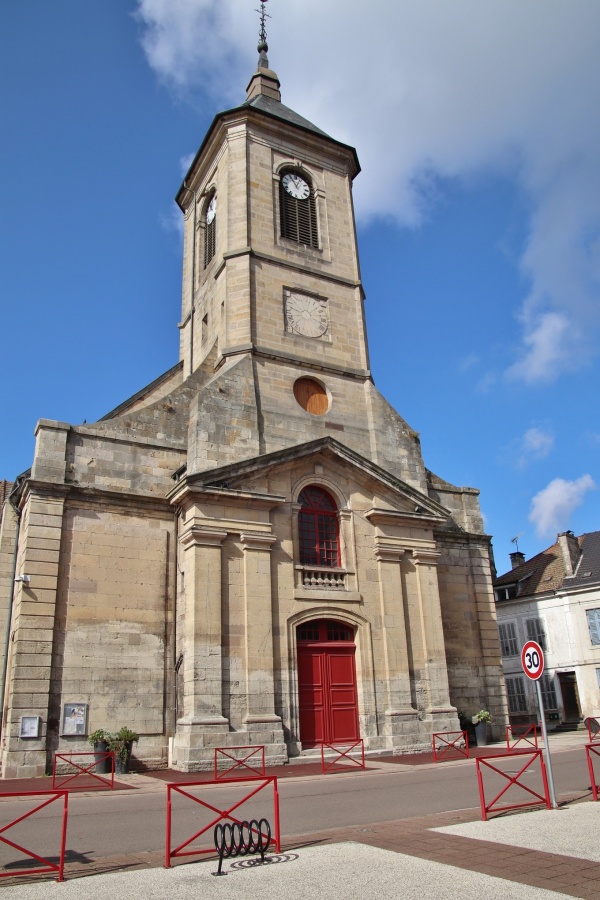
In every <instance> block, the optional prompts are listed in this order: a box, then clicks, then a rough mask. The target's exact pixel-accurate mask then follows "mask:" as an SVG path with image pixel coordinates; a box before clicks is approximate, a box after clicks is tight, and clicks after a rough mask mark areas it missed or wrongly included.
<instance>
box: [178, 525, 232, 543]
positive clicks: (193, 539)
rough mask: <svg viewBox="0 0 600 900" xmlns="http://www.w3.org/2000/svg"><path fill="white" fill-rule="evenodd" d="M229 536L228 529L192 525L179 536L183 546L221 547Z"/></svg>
mask: <svg viewBox="0 0 600 900" xmlns="http://www.w3.org/2000/svg"><path fill="white" fill-rule="evenodd" d="M226 537H227V532H226V531H210V530H209V529H207V528H199V527H198V526H197V525H192V526H191V528H186V530H185V531H183V532H182V533H181V534H180V536H179V541H180V543H181V544H182V546H184V547H186V548H188V547H219V546H220V545H221V544H222V543H223V541H224V540H225V538H226Z"/></svg>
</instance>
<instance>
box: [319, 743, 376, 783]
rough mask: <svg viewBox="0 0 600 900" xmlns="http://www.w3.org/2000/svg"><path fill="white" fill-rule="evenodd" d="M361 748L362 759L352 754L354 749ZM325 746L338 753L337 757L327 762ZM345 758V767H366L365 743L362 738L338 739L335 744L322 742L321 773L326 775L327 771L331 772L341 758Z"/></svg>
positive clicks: (343, 764)
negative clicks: (354, 739) (352, 739)
mask: <svg viewBox="0 0 600 900" xmlns="http://www.w3.org/2000/svg"><path fill="white" fill-rule="evenodd" d="M357 747H359V748H360V759H354V757H352V756H350V754H351V753H352V751H353V750H356V748H357ZM325 748H327V749H328V750H333V752H334V753H335V754H336V756H335V758H334V759H333V760H331V761H330V762H328V763H327V764H325ZM342 759H343V760H345V762H343V763H342V764H341V765H342V768H344V769H364V768H365V743H364V741H362V740H358V741H336V742H335V743H334V744H321V773H322V774H323V775H324V774H325V773H326V772H329V770H330V769H332V768H333V767H334V766H336V765H338V764H339V762H340V760H342Z"/></svg>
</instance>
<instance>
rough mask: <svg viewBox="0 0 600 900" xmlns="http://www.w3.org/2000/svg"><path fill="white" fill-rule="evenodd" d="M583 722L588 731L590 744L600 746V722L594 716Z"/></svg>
mask: <svg viewBox="0 0 600 900" xmlns="http://www.w3.org/2000/svg"><path fill="white" fill-rule="evenodd" d="M583 721H584V723H585V726H586V728H587V730H588V738H589V741H590V744H600V721H599V720H598V719H594V717H593V716H588V717H587V719H584V720H583Z"/></svg>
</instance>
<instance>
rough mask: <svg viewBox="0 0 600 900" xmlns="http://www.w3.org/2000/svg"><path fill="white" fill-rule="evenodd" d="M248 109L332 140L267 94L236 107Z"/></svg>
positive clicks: (259, 95)
mask: <svg viewBox="0 0 600 900" xmlns="http://www.w3.org/2000/svg"><path fill="white" fill-rule="evenodd" d="M246 107H251V108H252V109H258V110H260V111H261V112H264V113H266V114H267V115H268V116H275V118H276V119H282V120H283V121H284V122H287V123H288V124H290V125H297V126H298V127H299V128H303V129H304V130H305V131H314V133H315V134H320V135H321V136H322V137H326V138H329V139H330V140H331V137H330V135H328V134H327V133H326V132H325V131H321V129H320V128H317V126H316V125H313V123H312V122H309V121H308V119H305V118H304V117H303V116H299V115H298V113H297V112H294V110H293V109H290V108H289V106H284V104H283V103H282V102H281V100H275V99H273V97H267V96H266V95H265V94H257V95H256V96H255V97H252V98H251V99H250V100H246V102H245V103H242V104H240V106H236V107H235V109H244V108H246ZM235 109H234V110H230V112H235Z"/></svg>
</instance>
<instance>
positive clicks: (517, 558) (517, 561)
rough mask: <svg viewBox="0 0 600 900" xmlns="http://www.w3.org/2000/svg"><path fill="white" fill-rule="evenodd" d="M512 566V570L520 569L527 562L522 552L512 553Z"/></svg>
mask: <svg viewBox="0 0 600 900" xmlns="http://www.w3.org/2000/svg"><path fill="white" fill-rule="evenodd" d="M509 556H510V565H511V568H512V569H518V568H519V566H522V565H523V563H524V562H525V554H524V553H521V551H520V550H515V552H514V553H510V554H509Z"/></svg>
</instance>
